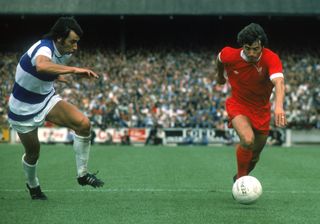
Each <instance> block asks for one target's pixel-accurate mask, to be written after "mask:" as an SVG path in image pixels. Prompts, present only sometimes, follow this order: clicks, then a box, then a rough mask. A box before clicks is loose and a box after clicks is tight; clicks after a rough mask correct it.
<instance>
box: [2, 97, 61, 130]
mask: <svg viewBox="0 0 320 224" xmlns="http://www.w3.org/2000/svg"><path fill="white" fill-rule="evenodd" d="M60 100H62V98H61V97H60V96H59V95H54V96H53V97H52V98H51V99H50V101H49V102H48V104H47V106H46V107H45V108H44V110H43V111H41V113H39V114H38V115H37V116H35V117H33V118H31V119H29V120H26V121H14V120H12V119H10V118H9V119H8V122H9V124H10V126H11V127H12V128H13V129H14V130H16V131H17V132H18V133H22V134H24V133H28V132H30V131H33V130H34V129H36V128H38V127H40V126H42V125H43V124H44V122H45V119H46V116H47V115H48V113H49V112H50V111H51V109H52V108H53V107H54V106H55V105H56V104H57V103H58V102H59V101H60Z"/></svg>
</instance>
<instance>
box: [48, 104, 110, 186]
mask: <svg viewBox="0 0 320 224" xmlns="http://www.w3.org/2000/svg"><path fill="white" fill-rule="evenodd" d="M46 120H48V121H50V122H52V123H54V124H56V125H59V126H62V127H67V128H70V129H72V130H74V132H75V135H74V141H73V148H74V151H75V154H76V165H77V173H78V182H79V184H81V185H87V184H89V185H91V186H93V187H101V186H103V184H104V183H103V182H102V181H101V180H99V179H97V178H96V177H95V175H94V174H89V173H88V161H89V153H90V145H91V144H90V140H91V138H90V129H91V125H90V120H89V119H88V118H87V117H86V116H85V115H84V114H83V113H81V112H80V111H79V110H78V108H76V107H75V106H74V105H72V104H70V103H68V102H66V101H63V100H61V101H59V102H58V103H57V104H56V105H55V106H54V107H53V108H52V110H51V111H50V112H49V114H48V115H47V117H46Z"/></svg>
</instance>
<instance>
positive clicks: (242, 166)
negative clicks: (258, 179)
mask: <svg viewBox="0 0 320 224" xmlns="http://www.w3.org/2000/svg"><path fill="white" fill-rule="evenodd" d="M236 153H237V163H238V174H237V178H239V177H242V176H245V175H248V172H249V166H250V162H251V159H252V156H253V152H252V150H250V149H246V148H243V147H242V146H240V145H238V146H237V152H236Z"/></svg>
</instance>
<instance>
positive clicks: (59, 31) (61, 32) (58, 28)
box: [43, 17, 83, 41]
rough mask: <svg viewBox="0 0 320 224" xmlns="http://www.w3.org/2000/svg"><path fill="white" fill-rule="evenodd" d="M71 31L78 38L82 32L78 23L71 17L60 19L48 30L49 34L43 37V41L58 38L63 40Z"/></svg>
mask: <svg viewBox="0 0 320 224" xmlns="http://www.w3.org/2000/svg"><path fill="white" fill-rule="evenodd" d="M71 30H73V31H74V32H75V33H76V34H77V35H78V36H79V37H81V36H82V34H83V31H82V29H81V27H80V25H79V24H78V22H77V21H76V20H75V19H74V18H73V17H60V18H59V19H58V20H57V21H56V23H55V24H54V25H53V26H52V28H51V29H50V32H49V33H47V34H45V35H44V36H43V38H44V39H52V40H55V41H56V40H57V39H58V38H62V39H65V38H67V37H68V36H69V33H70V31H71Z"/></svg>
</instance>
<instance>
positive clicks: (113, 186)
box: [0, 144, 320, 224]
mask: <svg viewBox="0 0 320 224" xmlns="http://www.w3.org/2000/svg"><path fill="white" fill-rule="evenodd" d="M22 154H23V149H22V146H21V145H7V144H0V170H1V178H0V220H1V221H0V223H3V224H11V223H13V224H20V223H21V224H22V223H23V224H26V223H27V224H32V223H34V224H42V223H50V224H54V223H57V224H58V223H59V224H64V223H65V224H82V223H85V224H88V223H90V224H95V223H103V224H131V223H134V224H153V223H157V224H160V223H161V224H162V223H164V224H168V223H174V224H179V223H181V224H189V223H190V224H191V223H192V224H198V223H199V224H202V223H217V224H224V223H228V224H232V223H235V224H238V223H246V224H251V223H252V224H257V223H258V224H270V223H275V224H287V223H288V224H289V223H290V224H294V223H297V224H304V223H307V224H313V223H318V222H319V220H320V212H319V210H320V189H319V182H320V179H319V176H320V175H319V162H320V159H319V158H320V148H319V147H316V146H306V147H292V148H277V147H266V148H265V150H264V152H263V154H262V157H261V161H260V163H259V164H258V165H257V168H256V169H255V170H254V172H253V173H252V175H253V176H255V177H257V178H258V179H259V180H260V181H261V183H262V186H263V190H264V192H263V195H262V196H261V198H260V199H259V201H258V202H257V203H256V204H253V205H240V204H238V203H236V202H235V201H233V199H232V197H231V187H232V176H233V175H234V173H235V170H236V163H235V153H234V148H233V147H120V146H99V145H94V146H93V148H92V151H91V155H90V162H89V167H90V169H91V171H96V170H99V171H100V172H99V174H98V177H99V178H101V179H103V180H104V181H105V186H104V187H103V188H101V189H93V188H90V187H88V186H86V187H81V186H80V185H78V184H77V182H76V175H75V174H76V169H75V159H74V153H73V149H72V146H65V145H42V149H41V156H40V160H39V166H38V176H39V179H40V183H41V187H42V189H43V191H44V192H45V193H46V195H47V196H48V198H49V200H48V201H32V200H31V199H30V196H29V194H28V193H27V192H26V189H25V183H24V174H23V171H22V168H21V162H20V161H21V156H22Z"/></svg>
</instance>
